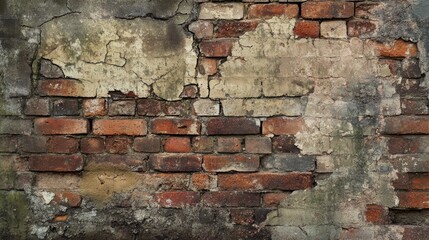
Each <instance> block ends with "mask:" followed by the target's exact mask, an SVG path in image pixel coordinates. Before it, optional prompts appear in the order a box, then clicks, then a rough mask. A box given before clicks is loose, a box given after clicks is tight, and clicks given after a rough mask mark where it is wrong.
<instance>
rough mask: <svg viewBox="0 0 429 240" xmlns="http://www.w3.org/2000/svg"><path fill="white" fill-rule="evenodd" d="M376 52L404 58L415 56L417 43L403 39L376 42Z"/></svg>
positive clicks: (385, 55) (386, 55)
mask: <svg viewBox="0 0 429 240" xmlns="http://www.w3.org/2000/svg"><path fill="white" fill-rule="evenodd" d="M376 48H377V51H378V54H379V55H380V56H382V57H392V58H405V57H416V56H417V52H418V51H417V45H416V44H415V43H411V42H406V41H404V40H395V41H394V42H391V43H377V44H376Z"/></svg>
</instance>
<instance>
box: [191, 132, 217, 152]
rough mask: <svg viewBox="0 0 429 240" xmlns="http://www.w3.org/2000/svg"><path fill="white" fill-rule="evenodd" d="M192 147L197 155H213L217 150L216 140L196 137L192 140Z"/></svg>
mask: <svg viewBox="0 0 429 240" xmlns="http://www.w3.org/2000/svg"><path fill="white" fill-rule="evenodd" d="M192 147H193V151H194V152H196V153H211V152H213V150H214V149H215V138H212V137H204V136H201V137H195V138H193V140H192Z"/></svg>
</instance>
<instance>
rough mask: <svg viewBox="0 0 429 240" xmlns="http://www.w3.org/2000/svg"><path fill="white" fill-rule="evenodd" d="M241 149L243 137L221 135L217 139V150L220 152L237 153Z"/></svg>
mask: <svg viewBox="0 0 429 240" xmlns="http://www.w3.org/2000/svg"><path fill="white" fill-rule="evenodd" d="M241 150H242V147H241V138H234V137H220V138H218V139H217V151H218V152H220V153H237V152H241Z"/></svg>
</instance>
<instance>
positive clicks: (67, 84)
mask: <svg viewBox="0 0 429 240" xmlns="http://www.w3.org/2000/svg"><path fill="white" fill-rule="evenodd" d="M38 83H39V84H38V93H39V95H40V96H61V97H76V96H80V95H82V92H83V89H84V87H83V85H82V83H80V82H79V81H76V80H72V79H52V80H39V81H38Z"/></svg>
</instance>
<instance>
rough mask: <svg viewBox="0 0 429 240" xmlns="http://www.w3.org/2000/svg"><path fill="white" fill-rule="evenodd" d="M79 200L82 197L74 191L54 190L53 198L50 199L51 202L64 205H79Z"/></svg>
mask: <svg viewBox="0 0 429 240" xmlns="http://www.w3.org/2000/svg"><path fill="white" fill-rule="evenodd" d="M81 202H82V197H81V196H80V195H79V194H78V193H74V192H56V193H55V196H54V199H53V200H52V201H51V203H53V204H58V205H63V206H66V207H79V206H80V203H81Z"/></svg>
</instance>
